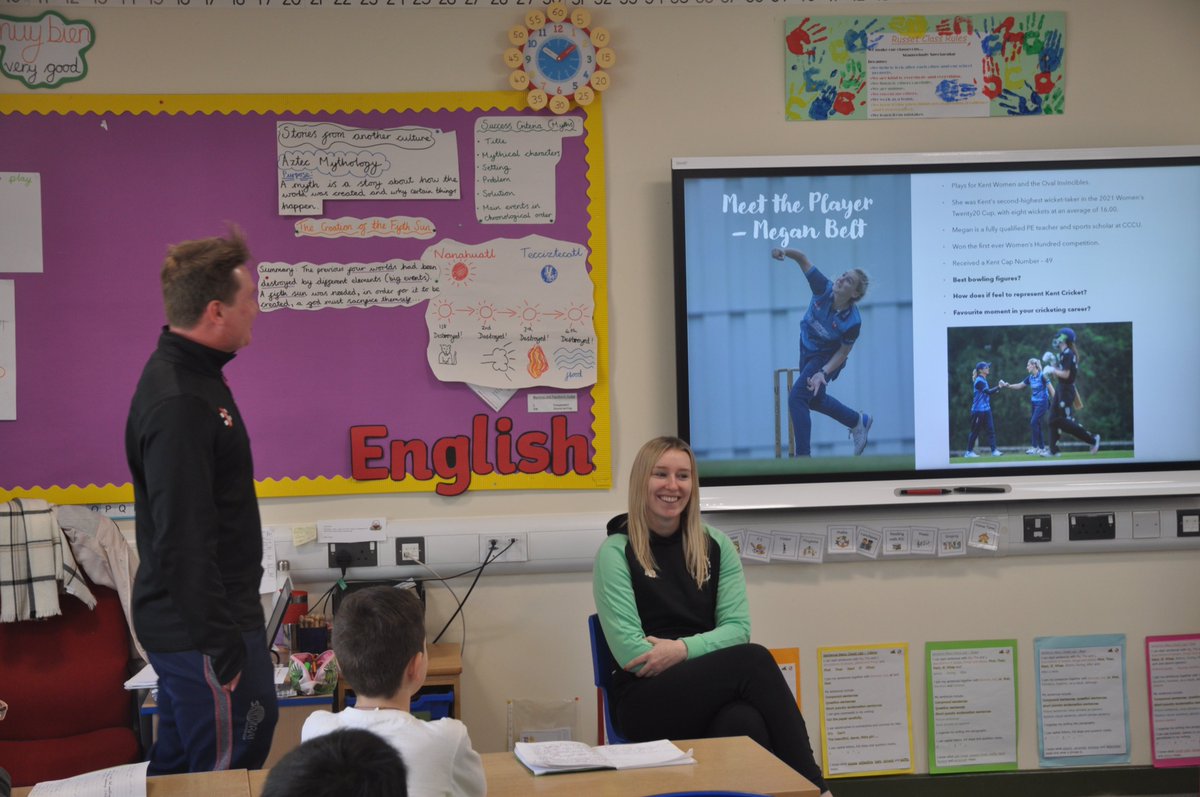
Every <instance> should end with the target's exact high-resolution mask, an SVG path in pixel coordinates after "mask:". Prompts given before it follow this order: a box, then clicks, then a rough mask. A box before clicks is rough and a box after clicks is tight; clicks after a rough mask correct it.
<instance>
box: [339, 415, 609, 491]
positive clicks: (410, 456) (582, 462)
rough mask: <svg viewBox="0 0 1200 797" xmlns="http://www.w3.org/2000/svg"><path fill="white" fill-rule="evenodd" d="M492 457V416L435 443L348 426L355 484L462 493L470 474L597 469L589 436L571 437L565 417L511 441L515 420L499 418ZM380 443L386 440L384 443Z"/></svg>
mask: <svg viewBox="0 0 1200 797" xmlns="http://www.w3.org/2000/svg"><path fill="white" fill-rule="evenodd" d="M495 431H496V434H495V447H494V456H492V457H490V458H489V456H488V454H489V445H488V442H489V440H490V439H491V437H492V435H491V434H490V430H489V429H488V416H487V415H484V414H480V415H476V416H475V417H474V418H472V419H471V434H470V435H469V436H468V435H452V436H448V437H441V438H438V439H437V440H435V441H433V443H432V444H430V443H427V442H426V441H424V440H388V439H387V436H388V428H387V427H386V426H384V425H382V424H373V425H363V426H352V427H350V473H351V476H352V477H353V478H354V479H355V481H379V480H382V479H391V480H392V481H403V480H404V479H406V478H408V477H410V476H411V477H412V478H414V479H416V480H417V481H429V480H431V479H433V478H438V479H443V480H444V481H443V482H442V483H441V484H438V485H437V486H436V487H435V488H434V490H435V491H436V492H437V493H438V495H447V496H453V495H461V494H462V493H464V492H466V491H467V490H468V489H469V488H470V486H471V477H472V475H476V476H487V475H490V474H492V473H498V474H500V475H502V476H508V475H511V474H514V473H530V474H532V473H552V474H554V475H555V476H565V475H566V474H568V473H571V472H574V473H578V474H580V475H581V476H583V475H587V474H589V473H591V472H592V471H594V470H595V469H596V466H595V465H594V464H592V460H591V457H590V453H591V449H590V446H589V445H588V440H587V437H586V436H584V435H582V434H567V417H566V416H565V415H555V416H553V417H552V418H551V419H550V434H546V433H545V432H539V431H528V432H522V433H521V434H519V435H517V436H516V437H515V438H514V437H513V434H512V431H513V422H512V419H511V418H507V417H503V416H502V417H500V418H497V419H496V427H495ZM381 441H386V443H383V442H381Z"/></svg>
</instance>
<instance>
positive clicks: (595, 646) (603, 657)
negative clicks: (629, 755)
mask: <svg viewBox="0 0 1200 797" xmlns="http://www.w3.org/2000/svg"><path fill="white" fill-rule="evenodd" d="M588 636H589V637H590V638H591V640H592V680H593V682H595V684H596V708H597V709H598V710H599V714H600V716H598V717H596V735H597V736H598V737H599V739H600V744H605V739H607V740H608V741H607V743H608V744H626V743H627V742H628V741H629V740H628V739H626V738H625V737H623V736H621V734H619V733H617V731H616V730H615V729H614V728H613V724H612V716H611V715H610V714H609V712H608V690H609V687H611V686H612V676H613V673H614V672H616V670H617V661H616V659H614V658H613V654H612V651H611V650H609V649H608V642H607V640H605V639H604V630H603V629H602V628H600V617H599V616H598V615H595V614H593V615H591V616H589V617H588Z"/></svg>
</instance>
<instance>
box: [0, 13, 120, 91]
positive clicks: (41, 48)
mask: <svg viewBox="0 0 1200 797" xmlns="http://www.w3.org/2000/svg"><path fill="white" fill-rule="evenodd" d="M95 41H96V31H95V29H94V28H93V27H92V23H90V22H87V21H84V20H79V19H68V18H67V17H64V16H63V15H62V14H60V13H58V12H57V11H47V12H45V13H44V14H42V15H40V16H37V17H10V16H8V15H6V14H0V53H3V55H4V57H3V58H0V73H2V74H3V75H4V76H5V77H10V78H13V79H15V80H19V81H21V82H22V83H24V84H25V86H26V87H27V88H31V89H36V88H46V89H54V88H58V87H59V86H61V85H63V84H64V83H71V82H74V81H76V80H83V78H84V77H86V76H87V57H86V55H87V51H88V50H90V49H91V47H92V45H93V44H94V43H95Z"/></svg>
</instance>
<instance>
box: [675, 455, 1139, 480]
mask: <svg viewBox="0 0 1200 797" xmlns="http://www.w3.org/2000/svg"><path fill="white" fill-rule="evenodd" d="M976 450H977V451H978V450H979V449H976ZM986 450H987V448H986V447H984V449H983V451H986ZM1132 457H1133V451H1132V450H1130V449H1115V450H1110V451H1103V450H1102V451H1100V452H1098V453H1096V454H1089V453H1088V452H1087V450H1086V449H1082V450H1079V451H1071V450H1069V449H1068V450H1066V451H1064V452H1063V453H1062V454H1061V455H1059V456H1057V457H1041V456H1037V455H1035V454H1026V453H1025V450H1024V449H1021V450H1020V451H1019V452H1016V451H1014V452H1013V453H1008V452H1007V451H1006V452H1005V453H1004V454H1003V456H999V457H993V456H991V455H990V454H985V453H982V452H980V455H979V457H977V458H976V457H971V458H970V459H968V458H966V457H964V456H962V455H961V454H959V455H957V456H952V457H950V462H949V464H951V465H966V466H971V465H975V466H979V467H983V466H987V465H992V466H995V465H1014V464H1016V463H1034V462H1044V463H1051V462H1072V461H1089V462H1095V461H1096V460H1100V459H1130V458H1132ZM915 463H916V458H915V457H913V456H903V455H895V456H886V457H872V456H861V457H853V456H851V457H822V456H816V457H792V458H787V457H784V458H782V459H775V458H774V457H772V458H771V459H747V460H736V461H735V460H701V461H700V462H699V463H698V467H699V469H700V480H701V483H703V480H704V479H705V478H719V477H729V476H738V477H741V476H781V475H785V476H791V475H803V474H805V473H874V472H895V473H902V472H905V471H909V472H915V470H916V464H915Z"/></svg>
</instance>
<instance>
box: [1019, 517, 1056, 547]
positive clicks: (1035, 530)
mask: <svg viewBox="0 0 1200 797" xmlns="http://www.w3.org/2000/svg"><path fill="white" fill-rule="evenodd" d="M1025 542H1050V516H1049V515H1026V516H1025Z"/></svg>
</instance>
